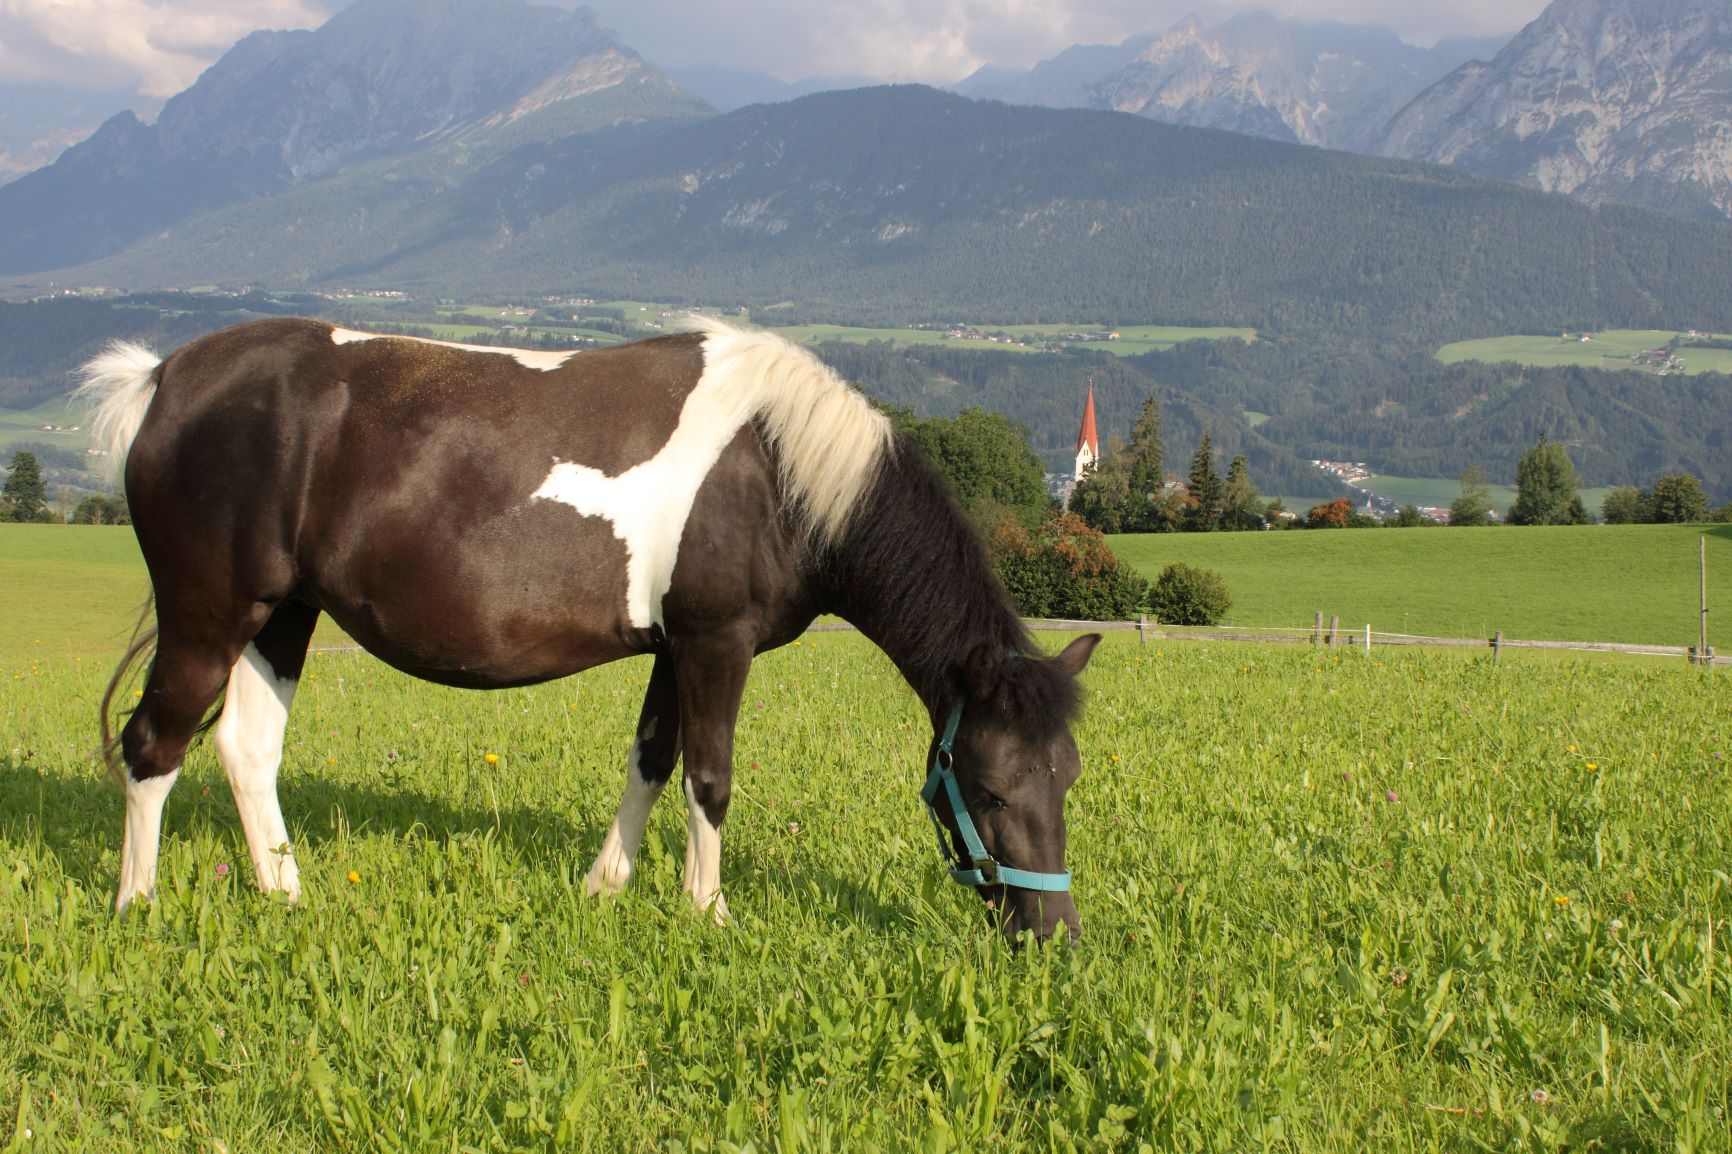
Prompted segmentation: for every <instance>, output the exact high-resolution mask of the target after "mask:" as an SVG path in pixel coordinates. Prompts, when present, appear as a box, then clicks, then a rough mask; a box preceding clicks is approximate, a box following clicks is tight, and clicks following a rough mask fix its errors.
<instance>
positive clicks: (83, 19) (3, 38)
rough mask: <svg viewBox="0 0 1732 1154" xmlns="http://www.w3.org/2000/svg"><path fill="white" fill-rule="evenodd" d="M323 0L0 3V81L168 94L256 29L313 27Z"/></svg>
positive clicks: (321, 15)
mask: <svg viewBox="0 0 1732 1154" xmlns="http://www.w3.org/2000/svg"><path fill="white" fill-rule="evenodd" d="M340 6H341V5H340V0H338V2H336V3H331V2H327V0H0V82H6V83H18V82H50V83H55V84H61V85H65V86H67V87H73V88H87V89H89V88H114V87H119V86H126V87H136V88H137V89H138V90H139V91H141V92H143V93H144V94H145V95H147V96H154V97H165V96H170V95H172V94H174V93H176V92H179V91H180V90H181V89H183V88H185V87H187V86H188V85H190V84H191V83H192V82H193V81H194V80H196V79H197V78H198V74H199V73H200V72H202V71H204V70H205V69H206V68H208V67H209V66H210V65H211V64H212V63H213V62H214V61H215V60H216V58H217V57H219V56H221V55H222V54H223V53H224V52H226V51H228V49H229V48H231V47H232V46H233V45H234V43H235V41H237V40H239V39H241V37H243V36H245V35H246V34H247V33H249V32H253V31H256V30H258V29H260V28H311V27H314V26H316V25H318V24H321V23H323V22H324V20H325V18H326V16H327V15H328V14H329V11H330V10H331V9H332V8H334V7H340Z"/></svg>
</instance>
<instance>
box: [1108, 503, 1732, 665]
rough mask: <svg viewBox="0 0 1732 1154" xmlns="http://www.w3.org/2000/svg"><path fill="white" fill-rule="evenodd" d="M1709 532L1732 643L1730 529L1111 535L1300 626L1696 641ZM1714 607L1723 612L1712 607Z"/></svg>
mask: <svg viewBox="0 0 1732 1154" xmlns="http://www.w3.org/2000/svg"><path fill="white" fill-rule="evenodd" d="M1703 536H1706V537H1707V539H1708V581H1709V584H1708V603H1709V605H1710V607H1711V612H1710V615H1709V634H1708V642H1709V644H1710V645H1713V646H1715V647H1717V648H1719V649H1720V650H1721V651H1722V652H1724V651H1725V650H1726V648H1727V647H1728V646H1729V645H1732V631H1729V626H1728V624H1727V621H1728V615H1727V613H1726V610H1727V609H1728V608H1732V527H1728V526H1725V525H1706V526H1703V525H1583V526H1553V527H1543V528H1520V529H1518V528H1510V527H1493V528H1484V529H1451V528H1442V527H1437V528H1428V529H1366V530H1352V529H1342V530H1334V531H1324V532H1318V531H1309V530H1307V531H1296V530H1295V531H1287V532H1266V533H1165V534H1136V535H1125V536H1117V537H1113V538H1111V539H1110V540H1111V543H1112V547H1113V550H1114V552H1116V553H1117V554H1118V555H1119V556H1120V557H1121V558H1123V559H1124V560H1125V561H1127V562H1128V563H1130V564H1131V565H1132V566H1134V567H1135V568H1136V569H1137V570H1138V571H1139V572H1141V573H1142V574H1144V575H1145V576H1147V577H1150V578H1153V577H1155V576H1157V575H1158V574H1159V573H1160V571H1161V569H1162V568H1163V567H1164V566H1166V565H1168V564H1170V563H1171V562H1174V561H1183V562H1186V563H1187V564H1191V565H1201V566H1203V567H1205V568H1208V569H1213V570H1216V571H1217V572H1219V573H1220V574H1221V576H1222V577H1223V578H1224V579H1225V581H1226V583H1227V587H1228V589H1229V590H1230V591H1231V592H1232V594H1233V606H1232V608H1231V610H1229V612H1228V620H1229V621H1230V622H1232V623H1235V624H1241V625H1265V626H1292V627H1302V626H1309V625H1310V624H1311V621H1312V615H1313V614H1314V613H1316V612H1318V611H1321V612H1322V613H1323V615H1324V617H1325V619H1327V618H1328V617H1330V616H1331V615H1335V614H1339V615H1340V617H1341V623H1342V625H1343V626H1344V627H1346V628H1349V629H1360V628H1363V627H1364V626H1365V625H1366V624H1367V623H1369V624H1370V625H1371V626H1372V627H1373V628H1374V629H1376V630H1379V631H1382V632H1390V633H1419V634H1427V635H1432V636H1442V637H1490V636H1491V635H1492V634H1493V633H1494V632H1496V631H1497V630H1500V629H1501V630H1503V632H1504V634H1505V635H1506V636H1508V637H1512V638H1516V637H1519V638H1524V639H1534V640H1544V639H1551V640H1567V641H1619V642H1630V643H1637V644H1642V643H1646V644H1654V645H1693V644H1695V643H1696V638H1697V625H1698V621H1699V615H1698V596H1697V584H1698V582H1697V571H1698V564H1697V542H1698V539H1699V538H1701V537H1703ZM1714 607H1719V609H1718V612H1715V611H1714Z"/></svg>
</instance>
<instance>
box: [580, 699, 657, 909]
mask: <svg viewBox="0 0 1732 1154" xmlns="http://www.w3.org/2000/svg"><path fill="white" fill-rule="evenodd" d="M658 720H660V719H659V718H655V717H652V718H650V719H649V724H648V725H646V726H644V728H643V732H642V733H641V734H639V735H638V739H637V740H636V741H634V742H632V745H631V754H630V755H629V756H628V757H627V758H626V767H625V794H624V796H623V797H621V798H620V800H619V812H618V813H617V814H615V815H614V819H613V825H612V826H611V827H610V828H609V829H608V831H607V840H606V841H604V842H602V844H601V852H600V853H598V854H596V855H595V864H594V865H592V866H590V867H589V875H588V877H587V878H586V879H585V881H586V883H587V884H586V886H585V888H586V889H587V890H588V892H589V895H590V896H591V897H595V896H597V895H599V894H617V893H619V892H620V891H621V890H623V889H625V887H626V884H627V883H628V882H630V881H631V870H632V862H634V861H635V860H636V859H637V851H638V847H640V846H641V845H642V844H643V831H644V827H645V826H647V825H648V824H649V816H650V810H652V809H654V808H655V804H656V798H658V797H660V796H661V793H662V786H664V785H666V784H667V782H666V780H663V781H658V782H655V783H654V784H652V783H650V782H647V781H645V780H644V778H643V771H642V770H641V769H640V768H639V766H640V764H641V762H642V758H643V745H644V742H646V741H649V740H650V739H651V738H653V737H655V735H656V722H657V721H658Z"/></svg>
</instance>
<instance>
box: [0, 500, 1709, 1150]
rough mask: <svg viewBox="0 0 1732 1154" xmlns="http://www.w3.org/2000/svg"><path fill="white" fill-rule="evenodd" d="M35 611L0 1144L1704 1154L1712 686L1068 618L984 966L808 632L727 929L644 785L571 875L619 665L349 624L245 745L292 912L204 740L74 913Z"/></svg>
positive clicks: (54, 592) (743, 817) (21, 760)
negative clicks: (132, 868) (469, 658)
mask: <svg viewBox="0 0 1732 1154" xmlns="http://www.w3.org/2000/svg"><path fill="white" fill-rule="evenodd" d="M62 532H63V533H65V532H66V530H62ZM1440 532H1441V531H1440ZM1337 535H1340V534H1337ZM1313 536H1324V535H1323V534H1314V535H1313ZM8 543H10V542H8ZM38 552H39V553H40V552H41V550H40V549H39V550H38ZM110 560H111V562H119V561H123V560H124V559H123V558H120V557H119V556H118V550H117V551H115V552H114V553H112V554H111V555H110ZM8 584H10V582H8ZM60 588H61V587H60V586H58V585H56V584H53V583H48V584H44V585H42V586H40V587H38V588H37V590H36V595H37V597H38V598H39V600H40V601H41V602H42V608H43V610H44V616H42V617H40V618H37V619H35V620H34V621H33V622H32V624H41V623H48V624H52V623H53V622H56V621H60V620H63V619H64V618H63V617H62V614H63V613H64V611H65V608H66V606H65V605H64V604H63V602H64V601H65V600H66V596H65V595H63V594H62V593H60V592H59V589H60ZM128 595H129V596H130V593H129V594H128ZM4 619H5V620H6V621H7V622H8V626H7V632H9V633H12V632H16V630H17V629H18V624H17V623H18V622H19V621H20V620H21V619H20V618H19V617H17V616H14V615H11V614H10V613H8V614H7V615H6V617H5V618H4ZM42 640H43V641H44V646H43V652H42V653H40V654H39V653H37V652H35V651H34V650H33V651H31V652H29V653H25V654H23V655H22V656H19V650H18V649H17V648H16V646H15V645H14V647H13V648H12V649H11V650H10V651H9V653H8V655H7V656H6V657H4V658H0V684H4V685H5V686H6V690H5V694H4V696H3V697H0V726H3V727H4V730H5V732H6V734H7V735H8V742H7V743H6V745H5V747H4V748H0V863H4V864H3V865H0V958H3V959H5V961H4V963H3V964H0V1135H3V1136H5V1137H6V1138H7V1139H8V1149H17V1150H34V1149H41V1150H60V1149H78V1148H104V1149H122V1148H124V1149H129V1150H145V1151H151V1150H165V1151H166V1150H182V1149H187V1148H195V1149H213V1148H226V1149H242V1148H245V1149H249V1150H259V1151H278V1150H281V1151H301V1150H308V1149H328V1148H337V1147H350V1148H355V1147H359V1148H391V1149H399V1148H432V1147H438V1148H441V1149H449V1148H458V1149H491V1148H502V1149H520V1148H548V1147H558V1148H578V1149H597V1150H601V1149H607V1150H617V1149H631V1150H641V1149H652V1148H665V1149H674V1148H679V1149H686V1150H722V1149H728V1150H739V1149H745V1148H747V1147H746V1144H747V1143H749V1144H751V1148H755V1149H771V1148H774V1149H780V1150H805V1149H830V1150H868V1149H880V1150H904V1149H915V1148H921V1149H932V1150H946V1149H968V1150H984V1151H999V1150H1022V1149H1030V1148H1039V1149H1045V1150H1103V1149H1129V1150H1135V1149H1139V1148H1144V1147H1145V1146H1146V1147H1147V1148H1151V1149H1214V1150H1229V1149H1251V1148H1259V1149H1271V1148H1272V1149H1280V1150H1289V1151H1343V1152H1346V1151H1355V1152H1357V1151H1362V1150H1367V1149H1377V1150H1457V1149H1464V1148H1498V1149H1583V1148H1591V1147H1593V1146H1595V1145H1596V1144H1598V1145H1600V1146H1604V1147H1606V1148H1625V1149H1667V1150H1686V1151H1692V1150H1714V1149H1724V1147H1725V1133H1726V1131H1725V1119H1726V1111H1727V1110H1728V1108H1729V1107H1732V1077H1729V1075H1728V1073H1727V1071H1728V1070H1729V1069H1732V963H1729V961H1728V958H1729V955H1728V953H1727V951H1726V949H1725V945H1724V942H1725V937H1726V933H1727V929H1728V927H1727V919H1728V917H1732V884H1729V883H1728V881H1727V879H1726V875H1725V872H1724V864H1725V862H1726V860H1727V855H1728V853H1729V852H1732V773H1729V770H1728V767H1729V765H1732V762H1728V761H1727V760H1725V758H1726V757H1727V755H1728V754H1732V731H1729V727H1732V721H1729V719H1732V690H1729V688H1728V686H1729V685H1732V682H1729V681H1728V679H1727V678H1726V677H1725V675H1724V674H1723V673H1712V672H1709V671H1702V670H1691V669H1688V668H1686V667H1683V666H1682V665H1671V666H1667V667H1663V668H1662V667H1650V668H1644V667H1629V666H1604V665H1597V664H1587V663H1579V662H1567V663H1559V664H1555V665H1538V664H1524V663H1513V664H1506V665H1504V666H1503V667H1502V668H1494V667H1492V666H1491V665H1490V664H1489V663H1488V662H1487V661H1486V660H1484V659H1477V660H1470V659H1466V658H1463V657H1461V656H1458V655H1454V654H1421V653H1416V652H1408V651H1404V652H1402V653H1401V654H1400V655H1399V656H1398V657H1396V658H1393V659H1385V658H1383V657H1382V656H1376V657H1373V658H1370V659H1366V658H1363V657H1360V656H1359V655H1357V654H1352V653H1345V654H1340V653H1338V654H1333V655H1329V656H1326V657H1320V656H1319V655H1318V654H1317V653H1315V652H1313V651H1310V650H1303V651H1301V650H1295V649H1284V648H1267V649H1265V648H1260V647H1251V646H1232V647H1227V646H1201V645H1167V646H1160V645H1153V646H1149V647H1148V648H1146V649H1145V648H1140V647H1138V646H1137V645H1136V643H1135V641H1134V640H1132V639H1131V638H1129V637H1127V636H1124V635H1118V636H1114V637H1110V638H1109V639H1108V641H1107V642H1106V643H1105V644H1104V645H1103V647H1102V649H1101V650H1100V652H1099V653H1098V655H1097V657H1096V659H1095V662H1094V664H1093V666H1092V667H1091V669H1090V671H1089V673H1088V674H1087V675H1086V680H1087V683H1088V685H1089V687H1090V691H1091V696H1090V702H1089V707H1088V712H1087V713H1086V715H1085V717H1084V719H1083V720H1082V722H1081V723H1080V724H1079V726H1078V728H1077V731H1076V732H1077V738H1078V742H1079V745H1080V747H1081V749H1082V751H1083V757H1084V762H1085V770H1084V775H1083V778H1082V780H1081V781H1080V782H1079V784H1078V785H1077V786H1076V788H1075V789H1074V790H1073V792H1072V794H1071V799H1070V803H1069V806H1068V812H1069V822H1070V854H1069V859H1068V865H1069V867H1070V869H1071V870H1072V871H1073V873H1074V875H1075V879H1076V880H1075V890H1076V897H1077V901H1078V905H1079V907H1080V909H1081V910H1082V914H1083V924H1084V934H1085V937H1084V940H1083V943H1082V946H1081V948H1078V949H1070V948H1067V947H1066V946H1064V945H1053V946H1047V947H1041V948H1031V949H1027V950H1024V951H1022V952H1020V953H1017V952H1013V951H1011V950H1009V949H1007V948H1006V946H1005V944H1004V943H1003V942H1001V941H1000V940H999V939H998V938H997V936H996V935H995V934H994V933H992V932H991V931H989V930H988V929H987V928H986V927H985V926H984V923H983V919H982V917H981V911H980V908H979V902H978V899H976V898H974V897H973V896H972V895H969V894H966V893H964V892H962V891H961V890H960V889H958V888H957V887H955V886H953V885H951V884H950V883H949V882H948V881H947V880H946V879H945V878H944V877H943V874H942V872H941V869H940V866H939V863H938V860H937V857H936V852H935V850H934V848H933V846H932V844H931V837H930V831H929V828H928V826H927V824H926V818H925V816H924V814H923V812H922V810H921V806H920V803H919V800H918V786H919V782H920V780H921V778H922V776H923V774H924V767H923V764H922V762H923V758H924V755H925V751H926V748H927V742H928V740H929V730H928V728H927V724H926V721H925V719H924V717H923V716H922V714H921V710H920V709H919V707H918V705H917V703H916V702H915V700H914V698H913V696H912V694H911V693H910V692H909V691H907V690H906V689H905V688H904V687H903V686H902V683H901V682H900V679H899V678H898V677H897V676H896V674H895V673H894V671H893V669H892V668H891V667H890V666H889V664H888V663H887V662H886V661H885V660H884V659H883V658H882V657H881V656H880V655H878V654H877V652H876V651H875V650H873V649H872V648H871V647H870V645H869V644H868V643H867V642H865V641H864V640H863V639H861V638H858V637H855V636H847V635H821V636H809V637H808V638H807V639H806V640H804V641H803V642H802V643H800V644H798V645H795V646H790V647H788V648H786V649H783V650H780V651H778V652H776V653H774V654H769V655H766V656H765V657H764V658H762V659H760V661H759V662H758V664H757V667H756V669H755V672H754V675H753V678H752V681H751V683H750V685H749V686H748V689H747V692H746V699H745V701H746V708H745V711H744V714H743V719H742V724H741V726H740V731H739V739H738V747H737V760H738V765H739V776H738V784H737V786H736V790H735V802H734V806H733V809H732V812H731V814H730V817H729V820H728V823H727V826H726V833H725V837H724V856H723V881H724V885H725V886H726V888H727V892H728V896H729V904H730V906H731V908H732V910H733V913H734V919H735V920H734V924H733V925H732V926H730V927H728V928H726V929H717V928H715V927H713V926H710V925H707V924H705V923H703V922H701V921H700V920H699V919H697V918H696V917H694V916H692V915H690V914H688V913H687V912H686V910H685V907H684V905H683V902H684V898H683V895H682V894H681V893H680V888H679V887H680V863H681V861H682V859H683V853H682V849H683V844H684V836H685V834H684V823H683V818H682V816H681V814H680V812H679V810H678V808H677V807H676V806H675V805H673V804H671V803H670V802H669V801H664V802H663V804H662V805H661V806H660V807H658V810H657V812H656V814H655V817H654V819H653V820H652V823H651V827H650V831H649V834H648V837H647V838H646V842H645V848H644V852H643V855H642V856H641V858H640V863H639V864H640V868H639V873H638V875H637V878H636V880H635V882H634V888H633V889H632V890H631V891H629V892H628V893H627V894H626V895H624V896H623V897H622V898H620V899H618V900H614V901H592V900H590V899H588V898H586V897H584V895H583V893H582V879H583V873H584V870H585V869H586V868H587V865H588V861H589V859H590V857H591V856H592V855H593V854H594V852H595V851H596V849H597V848H598V846H599V845H600V842H601V838H602V835H603V833H604V832H605V829H606V826H607V824H608V822H609V820H610V819H611V816H612V809H613V803H614V801H615V799H616V797H617V792H618V787H619V781H620V775H621V773H622V769H621V762H622V754H623V747H624V741H625V738H626V736H627V734H628V733H629V731H630V728H631V726H632V724H633V721H634V719H635V715H636V709H637V703H638V697H639V695H640V694H641V692H642V689H643V685H644V681H645V678H646V677H647V672H648V665H647V662H646V661H644V660H637V661H632V662H625V663H620V664H618V665H614V666H610V667H606V668H603V669H600V670H594V671H591V672H590V673H587V674H583V675H580V676H579V677H577V678H573V679H569V680H566V681H562V682H557V683H553V684H550V685H546V686H541V687H536V688H531V689H524V690H512V691H506V692H500V693H493V694H483V693H464V692H461V691H455V690H445V689H440V688H436V687H432V686H428V685H425V684H422V683H418V682H413V681H410V680H409V679H407V678H404V677H402V676H401V675H398V674H396V673H394V672H392V671H390V670H388V669H386V668H385V667H383V666H382V665H380V664H379V663H377V662H375V661H373V660H372V659H370V658H367V657H364V656H359V655H354V654H321V655H315V656H314V657H313V658H312V659H311V662H310V664H309V666H308V670H307V675H306V677H305V678H304V680H303V682H302V687H301V691H300V694H299V696H298V697H297V700H296V703H295V712H294V715H293V718H292V720H291V724H290V730H289V738H288V754H287V757H286V760H285V765H284V770H283V775H282V796H283V803H284V809H285V811H286V814H287V816H288V821H289V825H290V828H291V830H292V832H293V834H294V837H295V841H296V847H297V853H298V855H299V857H300V861H301V866H302V871H303V878H304V879H305V882H306V887H307V888H306V896H305V899H304V901H303V903H302V905H301V906H300V907H298V908H290V907H287V906H285V905H284V904H283V903H281V902H280V901H279V900H268V899H265V898H263V897H261V896H260V895H258V894H257V893H256V892H254V891H253V889H252V887H251V880H250V866H249V865H248V864H247V855H246V850H245V846H244V842H243V839H242V837H241V834H240V830H239V825H238V821H237V820H236V817H235V811H234V806H233V804H232V802H231V800H230V798H229V796H228V791H227V789H226V786H225V783H224V780H223V775H222V771H221V769H220V767H219V766H218V765H217V764H216V762H215V760H214V756H213V754H212V753H211V751H210V748H209V745H208V743H206V744H201V745H200V746H198V747H196V748H195V750H194V752H193V753H192V755H191V756H190V757H189V760H188V763H187V766H186V769H185V771H184V772H183V774H182V779H181V781H180V783H179V784H178V786H177V787H176V790H175V793H174V795H173V796H172V797H171V799H170V801H169V806H168V811H167V820H166V840H165V843H164V856H163V860H162V870H161V889H160V892H159V896H158V898H157V900H156V901H155V903H154V904H152V905H150V906H148V907H142V908H140V909H138V910H136V911H134V913H133V914H132V915H130V916H128V917H127V918H125V919H121V920H116V919H114V918H113V917H112V916H111V915H110V914H109V913H108V904H109V901H110V899H111V889H112V886H113V884H114V879H115V875H116V870H117V865H118V852H117V851H118V846H119V828H120V816H121V809H122V806H121V801H120V797H119V794H118V792H117V791H116V790H115V789H114V788H113V787H112V786H110V785H109V784H108V783H107V782H106V781H105V780H104V779H103V777H102V774H101V772H100V771H99V769H98V768H97V766H96V765H95V763H94V761H93V760H92V758H91V757H90V755H89V750H90V748H91V745H92V744H93V741H94V737H93V723H92V710H93V708H94V706H93V702H94V700H95V698H96V696H97V695H98V694H99V693H100V690H101V686H102V683H103V681H104V680H105V679H106V675H107V672H108V668H109V657H108V656H107V655H105V656H104V657H103V658H102V659H101V660H93V659H91V658H90V657H87V656H83V655H82V652H81V651H83V650H84V649H86V647H87V644H88V642H87V641H82V640H79V639H78V638H77V637H73V636H67V637H58V636H56V635H54V634H53V633H49V635H48V636H47V637H45V638H43V639H42ZM1048 644H1049V646H1056V644H1058V640H1057V639H1050V640H1049V641H1048ZM68 654H70V656H68ZM489 754H492V755H494V756H495V757H496V758H497V761H496V763H492V764H490V763H489V761H488V759H487V755H489ZM1716 939H1718V941H1716ZM26 1135H29V1137H26ZM676 1143H677V1145H676ZM219 1144H220V1147H219Z"/></svg>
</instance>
